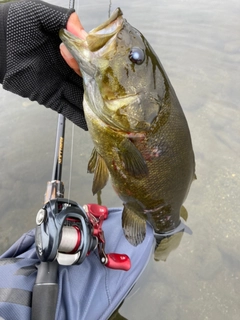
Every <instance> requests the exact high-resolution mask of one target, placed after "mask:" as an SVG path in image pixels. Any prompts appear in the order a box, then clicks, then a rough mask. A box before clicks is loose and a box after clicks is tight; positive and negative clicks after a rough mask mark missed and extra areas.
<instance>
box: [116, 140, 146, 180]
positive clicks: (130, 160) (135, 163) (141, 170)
mask: <svg viewBox="0 0 240 320" xmlns="http://www.w3.org/2000/svg"><path fill="white" fill-rule="evenodd" d="M119 151H120V157H121V159H122V161H123V162H124V165H125V169H126V170H127V171H128V172H129V173H130V174H131V175H132V176H133V177H135V178H142V177H144V176H146V175H147V174H148V167H147V164H146V162H145V160H144V158H143V156H142V154H141V152H140V151H139V150H138V149H137V148H136V146H135V145H134V144H133V143H132V142H131V141H130V140H129V139H124V140H123V141H122V142H121V144H120V145H119Z"/></svg>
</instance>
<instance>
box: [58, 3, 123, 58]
mask: <svg viewBox="0 0 240 320" xmlns="http://www.w3.org/2000/svg"><path fill="white" fill-rule="evenodd" d="M122 15H123V13H122V11H121V9H120V8H117V9H116V10H115V11H114V12H113V13H112V14H111V16H110V17H109V19H107V20H106V21H105V22H103V23H102V24H100V25H99V26H98V27H96V28H94V29H92V30H91V31H90V32H89V33H88V35H87V37H86V39H85V40H82V39H80V38H78V37H76V36H75V35H73V34H72V33H71V32H69V31H67V30H66V29H61V30H60V32H59V37H60V39H61V40H62V42H63V43H64V44H65V45H66V47H67V48H68V49H69V51H70V52H71V53H72V54H73V56H74V58H75V59H76V60H78V56H79V49H81V51H83V52H84V49H86V50H88V51H90V52H95V51H98V50H100V49H102V48H104V47H105V45H106V44H107V43H108V42H109V40H111V39H112V38H113V37H114V36H115V35H116V34H118V32H119V31H120V30H121V29H122V27H123V21H124V19H123V16H122ZM86 50H85V52H84V53H85V56H84V57H82V58H84V59H86V58H87V55H86Z"/></svg>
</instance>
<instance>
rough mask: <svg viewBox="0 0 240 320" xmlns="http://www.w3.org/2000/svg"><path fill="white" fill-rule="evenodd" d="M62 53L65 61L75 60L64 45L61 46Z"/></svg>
mask: <svg viewBox="0 0 240 320" xmlns="http://www.w3.org/2000/svg"><path fill="white" fill-rule="evenodd" d="M59 48H60V52H61V54H62V56H64V58H65V59H74V58H73V56H72V54H71V53H70V52H69V51H68V49H67V48H66V46H65V44H64V43H61V44H60V47H59Z"/></svg>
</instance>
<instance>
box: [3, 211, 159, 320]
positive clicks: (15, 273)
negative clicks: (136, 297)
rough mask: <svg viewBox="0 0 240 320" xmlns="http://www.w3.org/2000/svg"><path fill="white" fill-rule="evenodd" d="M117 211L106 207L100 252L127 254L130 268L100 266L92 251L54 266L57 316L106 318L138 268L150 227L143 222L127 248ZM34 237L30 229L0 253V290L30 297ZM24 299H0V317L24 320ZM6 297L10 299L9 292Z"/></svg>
mask: <svg viewBox="0 0 240 320" xmlns="http://www.w3.org/2000/svg"><path fill="white" fill-rule="evenodd" d="M121 213H122V208H114V209H109V216H108V219H107V220H105V221H104V223H103V230H104V233H105V238H106V247H105V251H106V253H110V252H115V253H125V254H127V255H128V256H129V257H130V259H131V263H132V266H131V269H130V270H129V271H121V270H113V269H109V268H106V267H105V266H103V265H102V264H101V263H100V261H99V257H98V253H97V252H92V253H91V254H90V255H89V256H88V257H87V258H86V259H85V260H84V262H83V263H82V264H81V265H74V266H68V267H66V266H59V294H58V303H57V311H56V319H57V320H71V319H72V320H77V319H81V320H84V319H86V320H89V319H91V320H97V319H102V320H106V319H108V318H109V317H110V315H111V314H112V313H113V311H114V310H115V309H116V308H117V307H118V305H119V304H120V303H121V301H122V300H123V299H124V297H125V296H126V294H127V293H128V292H129V290H130V289H131V288H132V286H133V285H134V284H135V283H136V281H137V279H138V277H139V276H140V274H141V272H142V271H143V270H144V268H145V266H146V264H147V263H148V261H149V258H150V256H151V253H152V250H153V244H154V236H153V230H152V228H151V227H150V226H147V235H146V238H145V240H144V242H143V243H142V244H140V245H139V246H137V247H133V246H132V245H131V244H129V243H128V241H127V240H126V239H125V237H124V235H123V232H122V227H121ZM34 240H35V238H34V230H31V231H29V232H28V233H26V234H24V235H23V236H22V237H21V238H20V239H19V240H18V241H17V242H16V243H15V244H14V245H13V246H12V247H11V248H10V249H9V250H7V251H6V252H5V253H4V254H3V255H2V256H1V257H0V293H1V289H2V288H17V289H22V290H25V291H24V293H26V296H27V295H28V293H29V295H31V291H32V288H33V285H34V283H35V280H36V274H37V273H36V269H35V264H36V263H38V262H39V260H38V258H37V255H36V252H35V244H34ZM13 258H17V259H13ZM24 297H25V295H24V294H23V295H22V301H17V303H16V302H14V301H12V302H10V303H9V302H0V318H1V317H2V318H3V319H4V320H21V319H23V320H28V319H30V316H31V308H30V307H29V306H25V305H22V304H21V303H23V304H24V301H25V300H24ZM11 299H12V300H14V295H13V296H11ZM0 300H1V294H0Z"/></svg>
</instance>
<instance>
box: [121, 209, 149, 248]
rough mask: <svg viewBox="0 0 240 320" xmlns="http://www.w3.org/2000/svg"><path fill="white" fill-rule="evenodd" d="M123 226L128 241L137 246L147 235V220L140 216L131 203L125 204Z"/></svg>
mask: <svg viewBox="0 0 240 320" xmlns="http://www.w3.org/2000/svg"><path fill="white" fill-rule="evenodd" d="M122 228H123V232H124V235H125V237H126V239H127V240H128V242H130V243H131V244H132V245H133V246H135V247H136V246H137V245H139V244H140V243H142V242H143V240H144V238H145V236H146V220H145V219H144V218H142V217H141V216H139V215H138V214H137V213H136V212H135V210H134V208H133V207H132V206H131V205H128V204H124V209H123V213H122Z"/></svg>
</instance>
